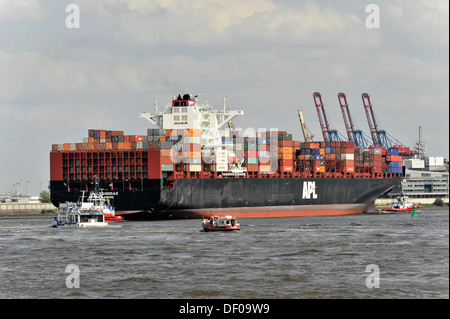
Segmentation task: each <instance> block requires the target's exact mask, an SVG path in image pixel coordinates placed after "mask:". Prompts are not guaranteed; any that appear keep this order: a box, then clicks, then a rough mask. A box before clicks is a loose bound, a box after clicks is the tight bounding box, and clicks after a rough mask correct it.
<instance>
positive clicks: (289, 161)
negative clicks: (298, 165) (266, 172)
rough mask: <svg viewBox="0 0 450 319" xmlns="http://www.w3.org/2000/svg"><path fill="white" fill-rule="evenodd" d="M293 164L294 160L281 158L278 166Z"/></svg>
mask: <svg viewBox="0 0 450 319" xmlns="http://www.w3.org/2000/svg"><path fill="white" fill-rule="evenodd" d="M292 165H294V160H291V159H281V160H280V166H292Z"/></svg>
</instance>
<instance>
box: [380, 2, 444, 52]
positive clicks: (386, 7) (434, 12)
mask: <svg viewBox="0 0 450 319" xmlns="http://www.w3.org/2000/svg"><path fill="white" fill-rule="evenodd" d="M380 11H381V13H380V15H381V19H382V20H385V21H386V22H387V24H388V26H389V27H392V28H393V29H396V30H398V31H400V32H401V33H403V34H404V35H406V36H407V37H409V38H410V39H411V40H412V41H413V42H415V43H417V44H422V43H424V44H427V45H431V46H446V47H448V39H449V2H448V0H422V1H417V0H395V1H389V2H383V4H382V5H381V9H380ZM381 27H382V28H383V26H381Z"/></svg>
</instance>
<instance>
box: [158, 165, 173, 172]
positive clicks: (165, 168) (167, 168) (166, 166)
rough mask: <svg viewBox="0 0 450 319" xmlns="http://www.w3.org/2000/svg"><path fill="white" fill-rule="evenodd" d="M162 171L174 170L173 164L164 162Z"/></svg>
mask: <svg viewBox="0 0 450 319" xmlns="http://www.w3.org/2000/svg"><path fill="white" fill-rule="evenodd" d="M161 171H163V172H173V164H162V165H161Z"/></svg>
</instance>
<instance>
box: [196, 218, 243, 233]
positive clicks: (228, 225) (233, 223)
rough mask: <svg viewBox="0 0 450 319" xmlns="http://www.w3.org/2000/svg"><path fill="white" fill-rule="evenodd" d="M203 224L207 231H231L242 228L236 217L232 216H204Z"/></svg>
mask: <svg viewBox="0 0 450 319" xmlns="http://www.w3.org/2000/svg"><path fill="white" fill-rule="evenodd" d="M202 226H203V229H204V230H205V231H230V230H240V229H241V226H240V225H239V224H238V222H237V220H236V218H235V217H232V216H223V217H218V216H212V217H209V218H203V220H202Z"/></svg>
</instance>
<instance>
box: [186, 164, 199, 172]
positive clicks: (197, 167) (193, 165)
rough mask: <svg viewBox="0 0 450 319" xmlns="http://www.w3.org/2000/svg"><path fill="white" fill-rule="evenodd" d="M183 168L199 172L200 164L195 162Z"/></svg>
mask: <svg viewBox="0 0 450 319" xmlns="http://www.w3.org/2000/svg"><path fill="white" fill-rule="evenodd" d="M185 170H189V172H201V171H202V165H197V164H189V165H185Z"/></svg>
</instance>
